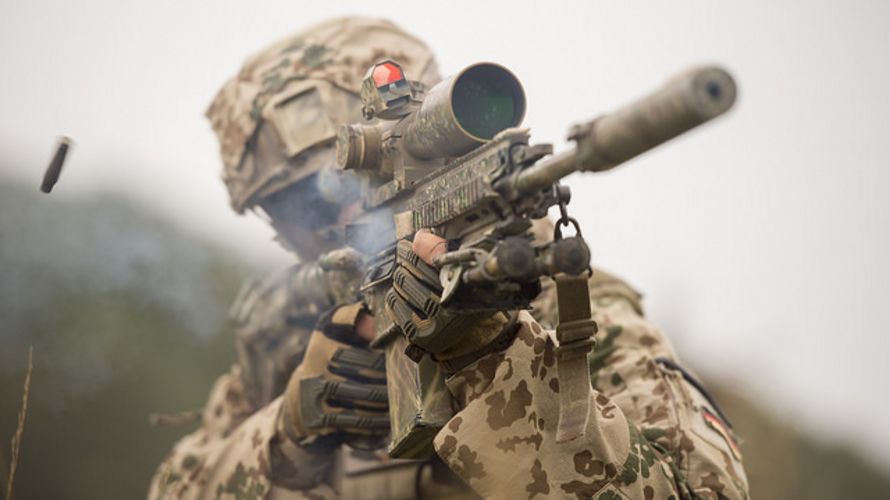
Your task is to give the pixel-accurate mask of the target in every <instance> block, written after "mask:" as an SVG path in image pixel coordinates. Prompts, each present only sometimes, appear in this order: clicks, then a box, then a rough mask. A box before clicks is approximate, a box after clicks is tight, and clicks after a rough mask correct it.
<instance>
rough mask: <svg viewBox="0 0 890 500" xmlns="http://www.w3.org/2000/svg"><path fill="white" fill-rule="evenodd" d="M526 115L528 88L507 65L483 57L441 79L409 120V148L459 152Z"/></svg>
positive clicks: (436, 153)
mask: <svg viewBox="0 0 890 500" xmlns="http://www.w3.org/2000/svg"><path fill="white" fill-rule="evenodd" d="M524 117H525V93H524V92H523V90H522V85H521V84H520V83H519V80H518V79H517V78H516V77H515V76H514V75H513V73H511V72H510V71H509V70H508V69H507V68H504V67H503V66H500V65H497V64H493V63H478V64H473V65H471V66H468V67H467V68H464V69H463V70H462V71H461V72H460V73H458V74H456V75H454V76H452V77H450V78H448V79H447V80H443V81H441V82H439V83H438V84H436V85H435V86H434V87H433V88H432V89H430V91H429V93H428V94H427V95H426V98H425V99H424V100H423V103H422V104H421V106H420V109H419V110H417V111H416V112H415V113H413V114H412V115H411V116H409V117H408V118H406V120H405V123H404V135H403V137H404V144H405V149H406V150H407V151H408V153H410V154H411V155H412V156H414V157H416V158H419V159H423V160H430V159H434V158H443V157H451V158H454V157H458V156H462V155H464V154H466V153H469V152H470V151H472V150H473V149H475V148H476V147H478V146H479V145H481V144H483V143H485V142H487V141H490V140H491V139H493V138H494V136H495V135H496V134H497V133H498V132H500V131H502V130H504V129H506V128H509V127H515V126H517V125H519V124H520V123H522V119H523V118H524Z"/></svg>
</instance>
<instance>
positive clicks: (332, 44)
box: [206, 17, 439, 213]
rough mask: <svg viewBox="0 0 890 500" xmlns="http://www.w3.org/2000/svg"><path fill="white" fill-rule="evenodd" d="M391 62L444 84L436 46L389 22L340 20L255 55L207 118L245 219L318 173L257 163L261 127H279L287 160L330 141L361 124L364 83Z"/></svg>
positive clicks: (423, 78)
mask: <svg viewBox="0 0 890 500" xmlns="http://www.w3.org/2000/svg"><path fill="white" fill-rule="evenodd" d="M387 58H389V59H394V60H397V61H399V63H400V64H401V65H402V67H403V69H404V70H405V71H406V72H407V74H408V75H411V78H412V79H416V80H419V81H421V82H424V83H426V84H432V83H434V82H436V81H438V79H439V74H438V69H437V67H436V63H435V60H434V58H433V54H432V52H431V51H430V50H429V48H428V47H427V46H426V45H425V44H424V43H423V42H421V41H420V40H419V39H417V38H415V37H413V36H411V35H409V34H407V33H406V32H404V31H403V30H402V29H400V28H399V27H397V26H396V25H394V24H392V23H391V22H389V21H385V20H382V19H370V18H362V17H344V18H338V19H333V20H330V21H327V22H323V23H321V24H318V25H316V26H313V27H311V28H309V29H307V30H304V31H302V32H300V33H298V34H296V35H292V36H290V37H287V38H284V39H282V40H280V41H278V42H277V43H275V44H273V45H271V46H270V47H268V48H266V49H265V50H263V51H262V52H259V53H257V54H255V55H254V56H252V57H250V58H249V59H248V60H247V61H246V62H245V64H244V66H243V67H242V69H241V71H240V72H239V73H238V74H237V75H236V76H235V77H233V78H232V79H230V80H229V81H228V82H226V83H225V85H224V86H223V87H222V89H220V91H219V92H218V93H217V95H216V97H215V98H214V100H213V102H212V103H211V104H210V107H209V108H208V109H207V112H206V115H207V118H208V119H209V120H210V123H211V125H212V127H213V130H214V132H215V133H216V135H217V138H218V139H219V143H220V155H221V156H222V161H223V180H224V181H225V183H226V187H227V188H228V189H229V194H230V196H231V204H232V207H233V208H234V209H235V210H236V211H237V212H239V213H241V212H243V211H244V210H245V208H248V207H250V206H252V205H253V204H255V203H256V201H257V200H259V199H261V198H263V197H264V196H266V195H268V194H270V193H273V192H275V191H278V190H280V189H283V188H284V187H286V186H288V185H290V184H292V183H294V182H296V181H298V180H300V179H302V178H304V177H306V176H308V175H309V174H311V173H313V169H312V168H309V169H307V168H302V167H303V165H293V164H289V163H282V164H259V163H257V162H254V161H252V158H250V156H251V155H249V154H246V153H249V147H250V144H252V141H254V140H255V138H256V137H255V136H256V133H257V132H258V130H259V128H260V125H261V124H264V123H265V124H268V125H270V126H272V127H274V128H275V129H276V132H277V134H276V135H277V137H278V140H280V141H282V142H283V144H281V145H280V146H281V147H282V148H283V150H284V152H285V153H286V156H287V157H291V158H293V157H295V156H297V155H299V154H300V153H302V152H304V151H307V150H309V149H311V148H313V147H315V146H318V145H321V144H325V143H330V142H331V141H333V139H334V138H335V134H336V132H337V126H338V125H340V124H344V123H355V122H358V121H361V114H360V112H359V110H360V108H361V106H360V101H359V98H358V94H359V91H360V88H361V81H362V78H363V77H364V74H365V72H366V71H367V70H368V68H369V67H371V65H373V64H374V63H376V62H378V61H380V60H382V59H387ZM315 170H317V168H315Z"/></svg>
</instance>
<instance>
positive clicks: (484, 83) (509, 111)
mask: <svg viewBox="0 0 890 500" xmlns="http://www.w3.org/2000/svg"><path fill="white" fill-rule="evenodd" d="M451 106H452V109H453V110H454V116H455V117H456V118H457V121H458V123H460V126H461V127H463V128H464V130H466V131H467V132H469V133H470V134H472V135H473V136H475V137H478V138H480V139H483V140H489V139H491V138H493V137H494V136H495V135H496V134H497V133H498V132H500V131H501V130H504V129H505V128H508V127H514V126H516V125H519V120H521V119H522V115H523V114H524V112H525V99H524V97H523V94H522V89H521V87H520V86H519V82H517V81H516V78H515V77H513V75H512V74H510V73H509V72H508V71H506V70H504V69H503V68H501V67H499V66H494V65H490V64H483V65H479V66H475V67H472V68H470V69H468V70H467V71H466V72H465V73H464V74H463V75H461V76H460V77H459V78H458V80H457V82H456V83H455V85H454V89H453V90H452V93H451Z"/></svg>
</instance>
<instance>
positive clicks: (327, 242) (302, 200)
mask: <svg viewBox="0 0 890 500" xmlns="http://www.w3.org/2000/svg"><path fill="white" fill-rule="evenodd" d="M338 176H339V177H338ZM260 206H261V207H262V209H263V211H264V212H265V213H266V214H267V215H268V216H269V219H270V222H271V224H272V227H274V228H275V231H276V233H277V235H276V237H277V238H278V239H279V240H280V242H281V243H282V244H284V246H286V247H287V248H290V249H292V250H293V251H295V252H296V253H297V255H299V257H300V258H301V259H303V260H314V259H316V258H317V257H318V256H319V255H321V254H323V253H325V252H328V251H330V250H333V249H335V248H339V247H341V246H343V242H344V237H345V227H346V225H347V224H349V223H350V222H352V221H353V220H354V219H355V218H356V217H357V216H358V215H359V214H360V213H361V203H360V202H359V201H358V189H357V186H356V185H355V180H354V178H351V177H347V176H343V175H342V174H338V173H337V172H335V171H334V172H331V171H328V170H325V169H323V170H322V171H320V172H318V173H315V174H313V175H311V176H309V177H307V178H305V179H303V180H301V181H299V182H297V183H295V184H294V185H292V186H290V187H288V188H286V189H284V190H282V191H279V192H277V193H274V194H272V195H271V196H269V197H267V198H266V199H264V200H263V201H262V202H261V203H260Z"/></svg>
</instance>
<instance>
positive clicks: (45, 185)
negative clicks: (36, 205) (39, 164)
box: [40, 136, 73, 193]
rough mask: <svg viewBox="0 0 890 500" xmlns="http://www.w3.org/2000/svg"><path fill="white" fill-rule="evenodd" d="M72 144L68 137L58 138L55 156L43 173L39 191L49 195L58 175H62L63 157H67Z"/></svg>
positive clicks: (57, 179)
mask: <svg viewBox="0 0 890 500" xmlns="http://www.w3.org/2000/svg"><path fill="white" fill-rule="evenodd" d="M72 144H73V141H72V140H71V138H69V137H64V136H63V137H60V138H59V145H58V146H57V147H56V154H54V155H53V159H52V160H51V161H50V162H49V166H47V167H46V172H44V173H43V182H41V183H40V190H41V191H43V192H44V193H49V192H51V191H52V190H53V186H55V185H56V182H58V181H59V174H61V173H62V166H63V165H64V164H65V157H66V156H67V155H68V149H69V148H70V147H71V145H72Z"/></svg>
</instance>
